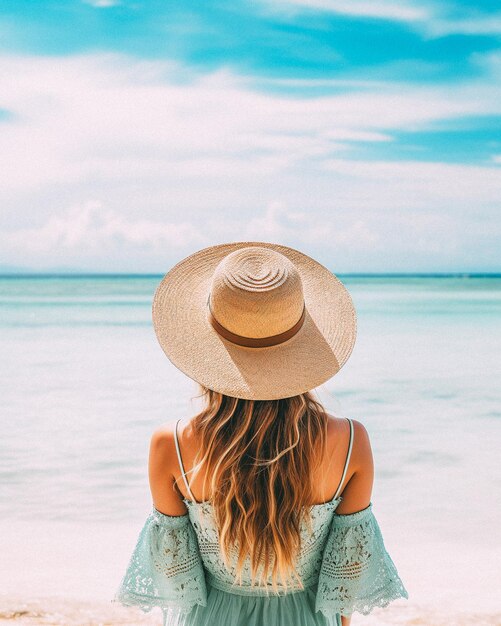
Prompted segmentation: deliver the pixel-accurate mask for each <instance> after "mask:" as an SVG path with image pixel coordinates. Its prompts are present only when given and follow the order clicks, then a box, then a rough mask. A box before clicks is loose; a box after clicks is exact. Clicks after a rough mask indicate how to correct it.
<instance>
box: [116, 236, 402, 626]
mask: <svg viewBox="0 0 501 626" xmlns="http://www.w3.org/2000/svg"><path fill="white" fill-rule="evenodd" d="M153 324H154V328H155V332H156V335H157V338H158V341H159V343H160V345H161V347H162V349H163V350H164V352H165V354H166V355H167V356H168V357H169V359H170V360H171V361H172V362H173V363H174V365H176V367H178V368H179V369H180V370H181V371H183V372H184V373H186V374H187V375H188V376H189V377H190V378H192V379H193V380H195V381H197V382H198V383H199V385H200V386H201V389H202V392H203V397H204V400H205V406H204V408H203V409H202V411H201V412H200V413H199V414H198V415H196V416H195V417H193V418H192V419H191V420H190V421H189V422H186V423H185V421H184V420H179V421H178V422H176V424H175V426H174V427H173V428H171V427H165V428H159V429H158V430H156V431H155V432H154V434H153V436H152V439H151V445H150V458H149V479H150V487H151V493H152V499H153V507H152V511H151V513H150V515H149V516H148V519H147V520H146V523H145V524H144V526H143V529H142V531H141V533H140V536H139V539H138V542H137V545H136V548H135V550H134V552H133V554H132V558H131V560H130V563H129V567H128V568H127V571H126V573H125V576H124V578H123V580H122V582H121V584H120V587H119V589H118V591H117V594H116V596H115V601H118V602H121V603H122V604H124V605H129V606H138V607H140V608H141V609H142V610H143V611H149V610H151V609H152V608H153V607H155V606H159V607H160V608H161V609H162V611H163V616H164V620H163V621H164V626H167V625H169V626H211V625H214V626H215V625H219V624H221V625H223V624H224V625H225V626H318V625H324V626H325V625H330V626H334V625H336V626H340V625H342V626H347V625H349V624H350V622H351V615H352V613H353V612H355V611H358V612H360V613H362V614H367V613H369V612H370V611H371V610H372V608H374V607H375V606H386V605H387V604H389V602H391V601H392V600H394V599H397V598H408V593H407V591H406V589H405V587H404V585H403V583H402V581H401V579H400V578H399V576H398V573H397V570H396V568H395V565H394V563H393V561H392V560H391V558H390V556H389V554H388V553H387V551H386V549H385V547H384V542H383V539H382V536H381V532H380V529H379V526H378V523H377V521H376V518H375V516H374V513H373V510H372V502H371V493H372V485H373V459H372V452H371V446H370V441H369V436H368V434H367V431H366V429H365V428H364V426H363V425H362V424H361V423H360V422H359V421H357V420H352V419H349V418H347V419H344V418H343V419H340V418H336V417H333V416H330V415H328V414H327V413H326V412H325V410H324V409H323V407H322V405H321V404H320V403H319V402H318V400H316V399H315V398H314V396H313V391H312V390H313V389H314V388H316V387H318V386H319V385H320V384H322V383H324V382H325V381H327V380H328V379H329V378H331V377H332V376H334V375H335V374H336V373H337V372H338V371H339V370H340V369H341V367H342V366H343V365H344V363H346V361H347V359H348V358H349V356H350V355H351V352H352V350H353V346H354V343H355V336H356V316H355V310H354V307H353V302H352V300H351V297H350V295H349V293H348V291H347V290H346V288H345V287H344V285H343V284H342V283H341V282H340V281H339V280H338V278H337V277H336V276H334V275H333V274H332V273H331V272H330V271H329V270H327V269H326V268H325V267H323V266H322V265H320V264H319V263H318V262H316V261H314V260H313V259H311V258H310V257H308V256H306V255H304V254H302V253H301V252H298V251H297V250H293V249H292V248H287V247H285V246H279V245H276V244H271V243H254V242H242V243H231V244H223V245H220V246H213V247H210V248H206V249H204V250H201V251H199V252H197V253H196V254H194V255H191V256H190V257H188V258H187V259H184V260H183V261H181V262H180V263H178V264H177V265H176V266H175V267H174V268H173V269H172V270H171V271H170V272H169V273H168V274H167V275H166V276H165V277H164V278H163V280H162V281H161V283H160V285H159V286H158V288H157V290H156V292H155V297H154V300H153Z"/></svg>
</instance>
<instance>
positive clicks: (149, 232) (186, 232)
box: [0, 202, 205, 268]
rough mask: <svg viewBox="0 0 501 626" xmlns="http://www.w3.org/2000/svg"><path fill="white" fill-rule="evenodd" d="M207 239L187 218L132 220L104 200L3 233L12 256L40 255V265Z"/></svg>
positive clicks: (160, 250) (160, 251) (152, 252)
mask: <svg viewBox="0 0 501 626" xmlns="http://www.w3.org/2000/svg"><path fill="white" fill-rule="evenodd" d="M204 243H205V239H204V237H203V236H202V235H201V233H200V232H199V231H198V230H197V229H196V227H194V226H193V225H192V224H191V223H189V222H185V221H179V222H176V223H173V222H171V223H169V222H166V221H154V220H148V219H139V220H131V219H128V218H126V217H124V216H122V215H119V214H118V213H117V212H116V211H113V210H111V209H108V208H105V207H103V206H102V204H101V203H100V202H87V203H85V204H84V205H82V206H76V207H71V208H70V209H68V210H66V211H64V212H62V213H60V214H58V215H52V216H50V217H49V218H48V219H47V221H46V222H44V223H42V224H41V225H40V226H33V227H28V228H20V229H16V230H13V231H5V232H2V233H0V248H1V250H2V251H3V253H4V254H7V255H8V258H9V259H10V260H11V262H13V263H23V262H24V261H26V258H29V259H36V260H37V263H38V265H39V266H40V267H41V268H43V267H46V266H50V265H52V264H53V263H54V261H64V262H66V263H68V262H70V263H79V262H83V264H84V265H86V263H87V262H88V260H89V259H91V258H92V257H93V256H97V257H100V256H102V257H106V256H108V257H111V258H113V256H114V255H115V253H118V254H122V255H124V254H127V250H129V252H131V253H132V254H134V253H135V252H137V250H138V249H142V250H143V251H146V253H147V255H148V256H150V257H152V258H153V257H155V256H156V257H157V258H159V259H160V258H161V257H162V255H164V254H165V252H166V250H169V249H171V248H174V249H179V248H185V247H187V246H195V247H196V246H199V245H203V244H204Z"/></svg>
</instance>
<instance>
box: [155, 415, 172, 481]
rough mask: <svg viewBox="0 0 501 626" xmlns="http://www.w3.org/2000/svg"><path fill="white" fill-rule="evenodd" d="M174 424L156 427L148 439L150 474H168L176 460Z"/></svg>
mask: <svg viewBox="0 0 501 626" xmlns="http://www.w3.org/2000/svg"><path fill="white" fill-rule="evenodd" d="M174 429H175V424H171V423H167V422H166V423H165V424H161V425H160V426H157V428H155V430H154V431H153V432H152V434H151V438H150V457H149V465H150V472H151V471H152V470H153V471H154V473H157V472H158V473H161V474H165V473H170V472H171V471H172V469H173V467H174V465H173V461H174V459H175V458H176V444H175V442H174Z"/></svg>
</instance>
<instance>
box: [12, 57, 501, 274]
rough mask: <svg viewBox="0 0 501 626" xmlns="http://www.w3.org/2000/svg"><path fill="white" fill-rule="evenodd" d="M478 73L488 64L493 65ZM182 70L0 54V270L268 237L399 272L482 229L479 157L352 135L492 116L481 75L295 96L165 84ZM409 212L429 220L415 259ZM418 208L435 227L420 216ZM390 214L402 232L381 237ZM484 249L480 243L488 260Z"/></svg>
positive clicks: (495, 179) (145, 258)
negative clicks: (4, 114) (361, 154)
mask: <svg viewBox="0 0 501 626" xmlns="http://www.w3.org/2000/svg"><path fill="white" fill-rule="evenodd" d="M479 62H480V60H479ZM487 67H488V68H490V69H488V70H486V71H491V70H492V71H493V72H494V71H497V70H496V68H497V65H496V63H495V62H494V61H493V60H492V59H491V60H490V61H489V63H488V65H487ZM182 69H183V68H180V67H179V66H176V65H174V64H172V63H165V62H159V61H155V62H153V61H151V62H149V61H148V62H147V61H138V60H133V59H131V58H128V57H123V56H119V55H89V56H80V57H79V56H76V57H68V58H56V57H50V58H34V57H16V56H4V57H0V94H1V96H0V107H1V108H4V109H7V110H9V111H11V112H12V116H11V117H9V118H7V119H6V120H4V121H3V122H2V132H1V134H0V171H2V187H1V189H0V206H1V207H2V215H1V217H0V226H1V227H2V230H3V231H4V234H3V235H2V238H1V240H0V243H1V244H2V247H1V248H0V251H1V257H0V261H1V262H5V263H7V262H11V263H14V262H15V263H19V262H23V261H25V262H26V263H27V264H29V263H30V260H35V261H37V262H38V261H40V260H41V261H43V263H46V264H47V265H49V264H50V263H51V262H52V261H53V260H54V259H56V260H57V262H60V261H61V260H62V259H64V260H66V261H69V260H71V262H75V263H80V264H84V265H85V264H86V263H88V262H90V261H89V259H91V260H92V263H94V264H95V265H96V266H97V265H99V263H100V259H103V263H104V264H105V265H107V264H109V263H110V262H112V263H114V264H115V268H116V269H120V267H121V268H123V269H124V270H125V269H127V267H128V265H127V264H128V263H129V264H131V263H134V264H139V265H140V266H141V268H142V269H143V270H155V269H158V268H159V259H160V260H161V261H162V265H163V263H164V262H165V259H166V255H169V254H170V256H169V258H172V259H174V258H176V257H178V256H180V255H181V254H184V252H189V251H190V250H192V249H193V248H196V247H203V246H204V245H210V244H212V243H220V242H222V241H228V240H241V239H255V238H258V239H261V240H264V239H265V238H268V239H276V240H279V241H280V242H281V243H284V244H286V245H289V244H290V245H292V244H295V245H296V246H297V247H301V245H302V244H304V245H307V246H309V247H310V249H311V250H313V249H316V248H318V249H319V250H320V249H324V250H329V249H331V247H332V246H334V247H335V249H336V250H337V251H338V253H339V254H340V255H341V253H342V257H340V258H343V259H344V260H346V263H347V266H346V268H345V271H348V270H351V269H353V267H354V266H357V264H358V266H360V264H362V265H363V263H365V262H366V261H367V262H368V260H369V259H371V258H372V257H371V255H373V254H379V255H380V256H381V255H382V254H384V252H385V250H388V249H389V247H392V248H394V249H396V250H397V249H398V250H401V251H402V257H401V262H403V263H413V264H414V266H415V264H416V263H417V262H418V261H419V259H420V258H424V257H423V255H422V254H421V253H422V252H423V249H426V245H428V244H426V241H429V246H430V247H431V248H430V249H432V251H433V250H435V252H433V254H435V255H436V259H440V260H443V256H441V255H442V252H440V250H444V249H446V248H444V247H442V248H440V245H439V244H438V243H435V244H433V245H432V242H433V241H435V242H437V241H438V242H439V241H440V237H441V236H443V237H446V236H448V235H447V233H446V232H445V228H446V226H447V228H450V223H452V224H455V226H454V228H456V229H458V235H457V241H458V242H459V243H457V245H456V248H454V250H458V251H460V250H461V247H462V244H461V241H463V239H462V237H463V238H464V237H466V235H468V236H469V237H474V236H477V235H478V236H480V235H479V233H481V232H484V231H482V230H481V228H480V226H479V227H478V229H477V230H476V227H475V223H476V222H475V220H477V221H478V220H481V219H484V217H485V218H488V217H489V216H492V215H494V212H495V211H496V210H497V207H498V198H499V196H500V191H501V189H500V183H499V168H498V167H497V165H496V160H495V159H493V161H492V165H491V166H485V167H481V166H469V165H459V164H443V163H420V162H417V161H413V160H411V159H409V160H406V161H400V162H396V163H391V162H389V161H387V160H384V161H382V160H379V161H377V160H376V161H357V160H354V158H353V154H354V151H355V149H356V146H357V142H364V143H365V142H372V143H374V145H375V146H377V145H381V144H383V143H389V142H392V141H395V140H396V139H395V135H394V133H395V132H396V131H399V130H418V129H420V128H426V127H427V126H428V125H430V124H436V123H437V122H439V121H440V120H448V119H451V118H458V117H459V118H460V117H461V116H464V115H470V114H472V115H483V114H499V113H501V97H499V96H500V94H499V86H498V85H499V83H498V82H497V81H491V80H489V77H487V79H486V80H485V82H484V83H480V82H478V83H472V84H468V83H464V84H456V85H448V86H447V87H441V86H437V87H430V86H413V85H409V84H402V83H399V84H398V85H397V84H391V83H381V82H378V83H375V85H374V88H373V89H371V88H370V85H369V84H365V85H364V88H363V90H362V91H353V92H351V93H342V94H336V95H330V96H323V97H303V98H298V99H294V98H290V97H287V96H281V95H276V94H274V95H271V94H264V93H259V92H256V91H255V90H253V88H252V83H251V82H250V81H249V80H246V79H243V78H238V77H236V76H234V75H233V74H231V73H230V72H228V71H220V72H215V73H213V74H209V75H207V76H204V77H199V78H196V79H195V78H192V79H191V80H187V77H186V76H184V77H183V80H182V81H181V80H179V77H180V76H181V75H182ZM89 201H90V204H89ZM410 212H414V213H416V212H417V213H419V214H420V215H421V216H423V217H422V219H423V220H425V217H424V216H428V218H427V219H428V221H427V222H426V220H425V221H423V222H422V223H423V224H424V225H423V235H422V241H423V242H424V243H422V244H419V245H420V246H421V248H420V250H419V251H418V250H417V248H418V243H417V242H416V240H414V239H413V237H412V235H411V232H412V229H411V228H410V226H408V222H405V219H406V217H405V216H406V215H408V214H409V213H410ZM433 213H439V214H441V215H442V218H443V221H441V222H439V223H438V224H437V223H434V222H432V221H430V218H429V216H430V215H431V214H433ZM400 215H403V217H402V218H400V217H399V216H400ZM452 218H454V219H452ZM402 220H404V222H402ZM395 223H399V224H401V225H402V223H404V224H407V226H405V227H404V226H401V227H402V229H403V231H404V232H406V233H407V235H404V236H402V237H400V236H398V237H397V234H396V231H395V226H394V225H395ZM442 227H443V228H444V232H443V233H442V234H441V233H440V228H442ZM461 229H462V230H463V231H464V233H465V234H464V236H463V235H461V232H462V230H461ZM482 237H484V235H482ZM404 243H405V245H406V246H407V250H406V252H405V254H404V251H403V245H404ZM423 246H424V248H423ZM414 247H415V248H416V256H413V254H412V250H413V249H414ZM332 249H334V248H332ZM170 250H172V253H171V252H169V251H170ZM437 250H438V251H437ZM490 250H491V248H490V247H489V246H484V250H483V251H482V253H481V255H483V258H484V259H485V262H489V263H491V262H492V260H491V257H492V253H491V252H490ZM409 251H410V252H409ZM23 252H24V254H23ZM418 252H420V254H421V256H419V255H418ZM458 254H459V252H458ZM454 258H456V257H454ZM458 258H459V257H458ZM110 259H111V261H110ZM51 260H52V261H51ZM428 260H429V262H430V263H431V262H433V258H432V257H430V259H426V261H427V262H428ZM447 260H448V261H449V259H447ZM453 260H454V259H453V258H452V257H451V259H450V261H451V262H452V261H453ZM456 260H457V259H456ZM394 262H397V261H394ZM350 264H351V265H350ZM382 269H384V268H382Z"/></svg>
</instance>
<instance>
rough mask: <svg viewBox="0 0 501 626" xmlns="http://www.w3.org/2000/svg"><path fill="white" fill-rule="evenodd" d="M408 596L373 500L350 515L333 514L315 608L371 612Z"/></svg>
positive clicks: (331, 611) (328, 612)
mask: <svg viewBox="0 0 501 626" xmlns="http://www.w3.org/2000/svg"><path fill="white" fill-rule="evenodd" d="M408 597H409V595H408V593H407V590H406V589H405V587H404V585H403V583H402V581H401V580H400V578H399V576H398V573H397V569H396V567H395V565H394V563H393V561H392V560H391V558H390V555H389V554H388V553H387V551H386V549H385V546H384V542H383V538H382V535H381V531H380V528H379V525H378V523H377V520H376V518H375V516H374V513H373V511H372V503H371V504H369V506H368V507H367V508H365V509H363V510H362V511H357V512H356V513H352V514H350V515H337V514H334V516H333V519H332V525H331V528H330V531H329V536H328V539H327V542H326V546H325V550H324V554H323V557H322V565H321V568H320V574H319V579H318V588H317V595H316V601H315V602H316V603H315V611H321V612H322V613H324V614H325V615H326V616H328V617H331V616H332V615H333V614H335V613H339V614H341V615H345V616H349V615H351V614H352V613H353V612H354V611H358V612H359V613H362V614H363V615H367V614H369V613H370V612H371V611H372V609H373V608H374V607H385V606H387V605H388V604H389V603H390V602H391V601H393V600H396V599H397V598H408Z"/></svg>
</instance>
